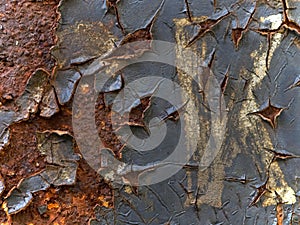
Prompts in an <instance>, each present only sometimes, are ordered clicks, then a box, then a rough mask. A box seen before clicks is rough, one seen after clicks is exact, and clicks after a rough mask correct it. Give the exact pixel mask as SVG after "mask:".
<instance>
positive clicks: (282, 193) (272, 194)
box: [263, 161, 296, 207]
mask: <svg viewBox="0 0 300 225" xmlns="http://www.w3.org/2000/svg"><path fill="white" fill-rule="evenodd" d="M268 191H269V192H268V194H267V195H266V197H267V198H266V199H265V200H264V201H263V206H264V207H266V206H270V205H276V204H277V203H278V196H279V197H280V198H281V200H282V203H284V204H294V203H295V202H296V195H295V191H294V190H293V189H292V188H291V187H289V185H288V183H287V182H286V181H285V178H284V174H283V173H282V171H281V168H280V167H279V165H278V163H277V162H276V161H275V162H273V163H272V164H271V166H270V176H269V181H268Z"/></svg>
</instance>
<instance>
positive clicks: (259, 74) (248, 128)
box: [239, 34, 295, 206]
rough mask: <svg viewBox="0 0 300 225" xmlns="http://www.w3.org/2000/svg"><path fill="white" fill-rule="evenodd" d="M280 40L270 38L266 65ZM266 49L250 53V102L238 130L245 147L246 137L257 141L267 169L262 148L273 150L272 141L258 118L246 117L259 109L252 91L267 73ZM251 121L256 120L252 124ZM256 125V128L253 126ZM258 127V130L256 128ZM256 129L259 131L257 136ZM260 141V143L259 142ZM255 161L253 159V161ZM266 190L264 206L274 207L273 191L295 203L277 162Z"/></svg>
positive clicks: (268, 159) (269, 157)
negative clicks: (270, 191)
mask: <svg viewBox="0 0 300 225" xmlns="http://www.w3.org/2000/svg"><path fill="white" fill-rule="evenodd" d="M281 39H282V34H275V35H274V37H273V38H272V44H271V46H270V51H269V58H268V61H269V62H268V63H270V61H271V59H272V57H273V54H274V52H275V50H276V49H277V47H278V46H279V44H280V41H281ZM266 52H267V51H266V48H265V45H263V44H261V46H260V48H259V49H258V50H255V51H253V52H252V54H251V57H252V58H253V60H254V64H253V68H254V72H255V74H256V76H255V75H252V79H251V81H250V85H249V88H248V91H247V97H246V98H247V99H251V101H248V102H245V103H244V104H243V105H242V108H241V111H240V115H241V116H240V121H239V123H240V129H244V131H243V132H245V135H244V137H245V140H243V141H244V144H245V145H247V140H246V137H247V136H249V135H250V136H254V138H255V140H257V142H256V145H257V147H258V148H259V149H258V150H259V151H260V155H261V157H262V162H264V163H265V166H264V168H265V169H266V168H268V166H269V164H270V163H271V160H272V157H273V156H272V154H269V153H267V152H266V151H265V150H263V148H264V147H265V148H273V144H272V140H271V139H270V136H269V135H268V130H267V129H266V127H265V126H264V125H263V124H262V122H261V120H260V118H258V117H255V118H254V117H251V120H250V119H249V117H248V116H247V114H248V113H249V112H254V111H257V109H258V108H259V105H258V104H257V103H256V101H255V97H254V95H253V92H252V90H255V88H256V87H257V86H259V85H260V84H261V82H262V81H263V79H264V78H265V76H266V71H267V66H266V57H267V53H266ZM243 72H244V73H248V72H247V71H245V70H244V71H243ZM253 120H256V121H255V122H253ZM253 123H256V126H255V125H254V124H253ZM257 127H258V128H257ZM258 129H259V130H260V132H259V134H258V132H257V131H258ZM260 140H261V141H260ZM254 160H255V159H254ZM264 168H260V169H261V171H264V172H266V171H265V169H264ZM267 185H268V188H269V189H270V190H273V192H272V193H273V194H271V195H266V199H265V201H264V203H263V205H264V206H269V205H276V204H277V201H276V198H277V197H276V195H275V191H276V192H277V194H279V196H280V197H281V199H282V200H283V201H284V202H287V203H289V204H292V203H293V202H294V201H295V197H293V196H295V192H294V191H293V190H292V188H290V187H289V186H288V184H287V183H286V181H285V180H284V175H283V172H282V170H281V169H280V167H279V166H278V164H277V162H274V163H272V165H271V167H270V177H269V181H268V184H267Z"/></svg>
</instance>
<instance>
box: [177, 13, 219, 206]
mask: <svg viewBox="0 0 300 225" xmlns="http://www.w3.org/2000/svg"><path fill="white" fill-rule="evenodd" d="M199 20H203V21H204V20H205V19H204V18H199ZM174 23H175V25H176V34H175V37H176V44H177V49H176V59H177V67H178V68H180V69H181V70H179V71H178V77H179V80H180V84H181V87H182V88H183V89H184V90H185V92H186V94H188V96H189V98H190V101H189V103H188V106H187V107H186V109H187V112H186V113H185V117H184V120H185V123H186V126H185V131H186V134H187V136H188V137H187V139H188V140H195V138H196V140H202V139H203V138H201V136H200V127H199V126H198V127H195V122H194V121H197V120H199V117H198V111H197V112H190V111H189V110H190V109H191V107H189V104H194V103H193V102H197V98H196V96H195V94H194V93H193V89H192V80H193V77H194V78H195V80H197V76H199V65H203V64H202V63H201V62H202V61H203V60H204V59H205V58H204V57H205V55H206V51H207V43H205V42H203V43H202V49H201V52H202V54H200V53H199V51H197V50H196V46H192V47H190V48H188V49H187V50H186V51H185V49H186V48H185V46H186V44H187V43H188V41H189V39H190V38H191V37H188V36H187V33H186V32H185V27H186V26H190V22H189V21H188V20H187V19H185V18H184V19H174ZM199 85H201V84H199ZM193 115H197V118H195V117H194V116H193ZM203 123H204V122H203ZM200 151H201V150H200ZM187 176H188V178H187V179H188V180H187V181H188V187H189V188H191V187H192V179H191V174H190V173H187ZM224 176H225V175H224V165H223V164H222V165H214V166H213V167H212V169H211V170H210V171H208V170H205V171H199V173H198V181H197V182H198V187H199V189H201V190H204V191H205V194H203V195H201V196H200V197H198V199H197V202H198V204H199V205H201V204H209V205H211V206H214V207H221V205H222V201H221V196H222V191H223V179H224ZM209 178H210V179H211V181H210V182H208V180H209ZM195 201H196V200H195V199H193V198H187V199H186V202H185V205H186V206H187V207H188V206H190V205H192V204H193V203H194V202H195Z"/></svg>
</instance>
